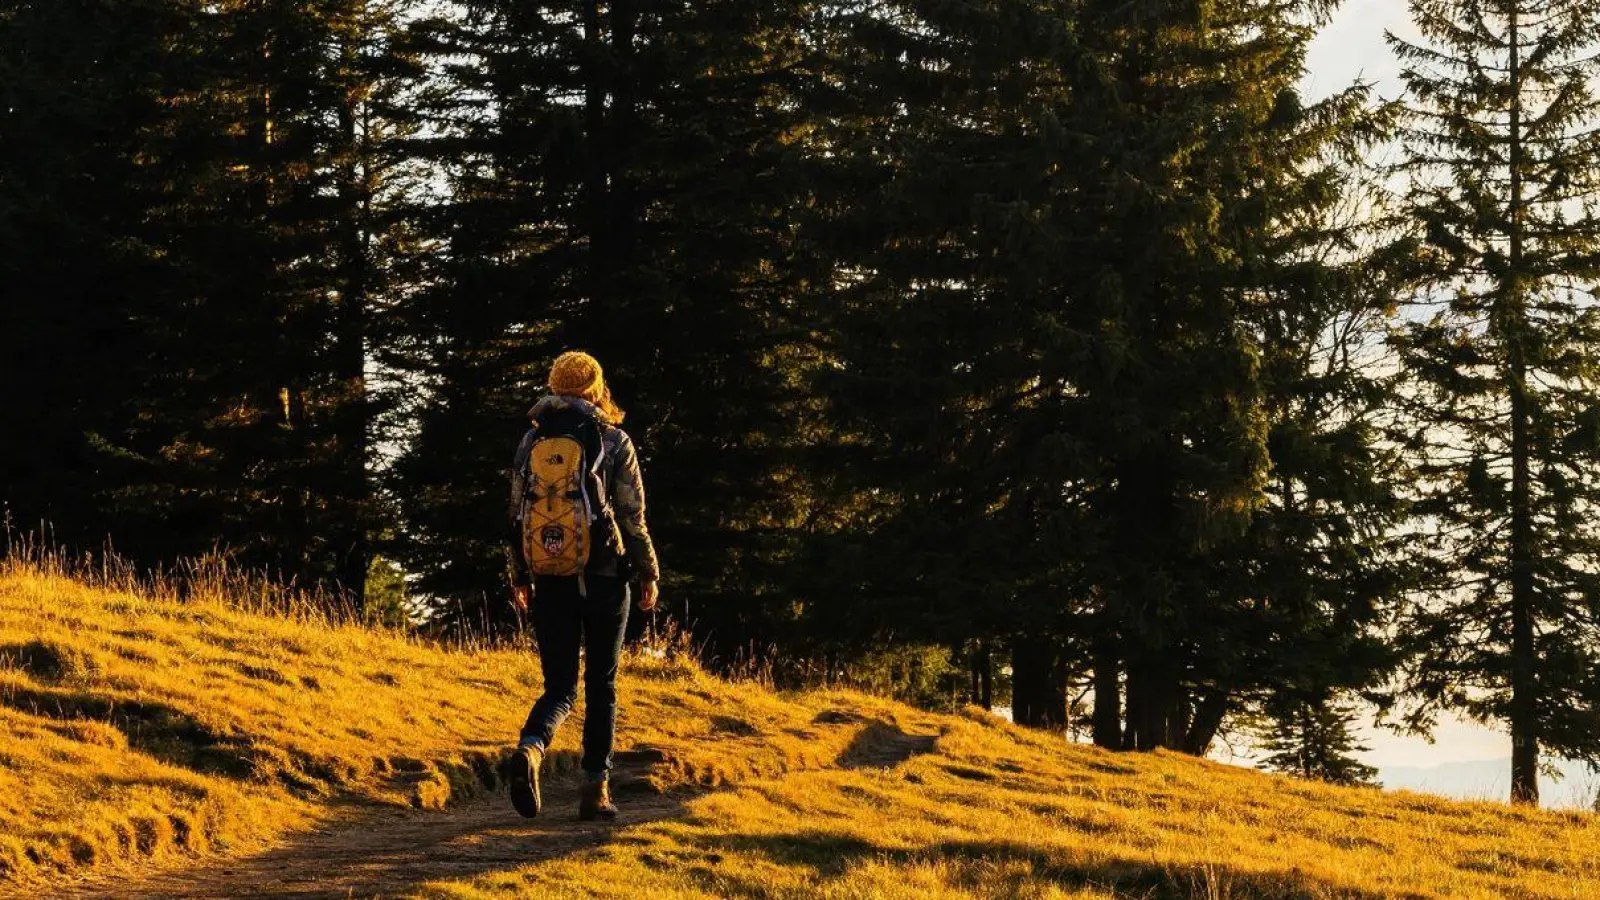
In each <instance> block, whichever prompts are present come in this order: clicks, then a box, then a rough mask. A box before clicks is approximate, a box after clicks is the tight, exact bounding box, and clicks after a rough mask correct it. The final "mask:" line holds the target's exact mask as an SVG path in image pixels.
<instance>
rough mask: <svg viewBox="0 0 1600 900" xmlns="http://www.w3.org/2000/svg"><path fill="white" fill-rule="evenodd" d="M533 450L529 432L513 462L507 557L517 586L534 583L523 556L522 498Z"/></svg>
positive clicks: (512, 581) (531, 436)
mask: <svg viewBox="0 0 1600 900" xmlns="http://www.w3.org/2000/svg"><path fill="white" fill-rule="evenodd" d="M532 449H533V432H532V431H529V432H528V433H527V434H526V435H523V438H522V442H521V443H519V444H517V455H516V457H515V458H513V459H512V460H511V506H510V518H511V528H510V529H509V530H508V531H507V537H508V538H509V541H508V543H509V546H508V548H507V550H506V556H507V558H508V560H509V561H510V564H511V583H512V584H515V585H524V584H528V583H530V582H531V581H532V579H531V578H530V577H529V575H528V561H527V560H526V559H524V558H523V556H522V498H523V497H524V496H525V495H526V493H527V488H528V482H527V461H528V453H529V452H530V451H531V450H532Z"/></svg>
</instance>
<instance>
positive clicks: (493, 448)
mask: <svg viewBox="0 0 1600 900" xmlns="http://www.w3.org/2000/svg"><path fill="white" fill-rule="evenodd" d="M801 11H802V10H801V7H800V5H799V4H792V3H783V4H766V5H761V6H756V5H751V4H743V3H734V2H711V3H696V4H687V3H678V4H634V3H611V4H601V3H597V2H577V3H565V4H547V5H538V4H526V3H505V2H484V3H466V4H459V5H456V6H455V7H453V8H452V9H451V10H447V11H445V12H444V13H441V15H439V16H437V17H435V18H433V19H430V20H427V21H424V22H420V23H418V25H417V28H416V29H415V33H414V36H415V40H416V41H417V42H418V45H419V46H421V47H424V48H426V49H425V50H424V52H426V53H428V54H429V55H430V56H432V57H433V58H435V59H436V60H438V61H439V64H438V68H439V69H440V71H441V73H442V74H441V76H440V77H438V78H435V79H433V81H432V84H431V87H430V88H429V92H430V93H431V97H432V99H431V100H430V113H429V115H431V116H433V117H434V119H435V121H437V122H438V123H439V129H438V131H437V133H436V136H435V137H433V138H430V139H429V140H427V141H422V142H419V145H420V146H422V147H423V149H422V151H421V152H422V153H423V154H424V155H425V156H426V158H427V159H428V160H429V162H428V165H431V166H435V167H436V168H437V171H439V172H441V173H443V174H442V180H443V181H444V182H445V183H447V184H448V185H449V189H450V196H449V198H448V199H447V200H446V201H445V202H444V203H442V204H440V205H439V206H438V207H437V208H436V209H435V210H433V211H432V212H431V213H430V216H429V224H430V228H431V233H432V234H433V235H434V236H435V238H434V240H435V246H434V250H433V252H431V253H429V254H427V262H426V263H425V265H426V266H427V267H428V271H429V273H430V277H429V279H428V281H427V284H426V286H425V288H424V289H423V290H420V291H418V292H417V293H416V294H415V295H413V296H412V297H410V298H408V299H407V302H406V303H405V304H403V305H402V309H401V310H400V311H399V314H398V315H397V322H400V323H403V324H402V329H403V330H404V331H405V336H404V337H403V338H402V340H401V342H400V344H399V346H398V347H397V352H396V363H395V364H396V366H397V368H398V369H400V370H403V371H405V372H407V373H408V377H411V378H413V379H416V381H417V383H419V384H420V385H425V386H426V389H427V392H428V393H427V399H426V401H425V402H424V403H423V405H422V407H421V409H420V411H419V415H418V418H417V428H416V431H415V433H414V435H413V437H414V441H413V442H412V443H411V445H410V447H409V449H408V450H407V452H406V454H405V456H404V457H403V458H402V459H401V460H400V461H399V463H398V464H397V466H396V468H395V470H394V479H393V484H394V486H395V491H396V494H397V496H399V497H400V498H401V502H402V504H403V505H404V507H405V520H406V521H405V523H404V526H403V527H402V528H401V529H400V530H399V533H398V534H399V541H400V544H401V545H402V546H401V549H400V550H399V551H397V555H398V556H399V557H400V558H402V559H404V560H405V562H406V564H407V566H408V568H410V569H411V570H412V571H414V572H416V573H418V574H419V576H420V579H421V582H420V584H419V587H420V588H421V589H422V590H423V591H424V592H425V593H428V594H430V595H432V596H434V597H435V598H437V599H439V600H441V601H442V602H444V604H445V605H446V606H449V607H455V608H470V607H474V606H476V605H479V604H481V603H482V602H483V600H484V599H485V597H486V595H490V594H494V593H497V592H498V590H499V584H500V583H501V581H502V580H503V570H504V569H503V567H504V557H503V555H502V553H501V552H500V548H501V547H503V545H504V542H505V541H506V539H507V537H508V535H507V534H506V525H505V514H504V498H503V497H501V496H500V493H499V492H498V490H493V489H491V488H490V485H498V484H501V483H503V472H504V469H505V467H506V466H507V464H508V463H509V459H508V458H507V455H508V454H509V453H510V451H511V448H513V447H514V446H515V443H516V439H517V437H518V436H520V433H521V431H522V430H523V429H524V428H525V427H526V418H525V415H524V413H525V411H526V410H527V409H528V407H529V406H530V405H531V403H532V401H533V400H534V399H535V398H536V397H537V395H538V394H539V393H540V392H541V391H542V389H543V379H544V374H545V371H546V369H547V367H548V365H549V363H550V361H551V360H552V359H553V358H554V357H555V356H556V355H557V353H559V352H560V351H561V350H563V349H568V348H582V349H586V350H589V351H591V352H593V353H595V354H596V355H597V356H598V357H599V358H600V359H601V361H602V363H603V364H604V365H605V366H606V368H607V371H608V377H609V379H610V380H611V382H612V384H613V386H614V389H615V392H616V394H617V396H618V399H619V401H620V402H621V403H622V405H623V406H624V408H625V409H627V411H628V413H629V417H628V420H627V421H626V422H625V423H624V426H625V427H626V428H627V429H628V430H629V432H630V433H631V434H632V436H633V437H634V439H635V442H636V443H637V445H638V446H639V448H640V451H641V454H642V456H643V457H644V460H645V465H646V480H647V483H648V485H649V494H650V507H651V515H650V518H651V524H652V529H653V531H654V533H655V535H656V539H657V541H658V543H659V544H660V547H661V553H662V557H663V559H664V560H666V562H667V565H668V566H669V568H670V570H671V572H672V577H673V582H672V585H671V587H670V595H669V602H673V603H682V604H684V606H678V607H677V611H678V612H679V613H680V614H681V613H682V611H683V610H684V609H685V607H689V608H691V610H692V612H691V618H693V619H696V620H698V621H700V623H701V628H702V631H703V632H706V633H710V634H715V635H716V636H717V639H718V641H719V643H723V644H725V645H728V644H741V643H743V639H744V638H747V637H753V636H756V635H758V634H762V633H771V632H772V630H773V629H772V628H770V627H768V625H769V624H770V623H771V621H773V620H774V619H776V620H778V621H781V620H783V618H784V617H785V616H786V615H787V614H786V613H785V608H786V607H788V606H789V605H791V604H789V603H788V601H786V600H782V599H779V598H780V597H782V593H781V592H780V591H779V590H777V589H776V587H775V585H777V584H778V583H779V582H780V580H781V579H782V578H783V577H786V576H785V575H784V573H785V572H789V573H792V572H794V571H795V569H794V568H793V567H786V561H787V560H788V559H790V558H792V557H793V555H794V553H795V550H794V547H793V542H794V540H795V537H794V536H795V534H796V532H798V531H799V530H801V528H802V526H803V512H802V510H801V506H802V498H803V496H804V494H803V480H804V474H803V473H802V472H801V470H800V466H799V465H798V464H797V461H796V459H795V455H796V453H797V449H796V448H797V445H798V444H799V443H800V441H801V436H802V435H803V434H804V433H805V431H806V429H808V428H810V427H813V424H812V423H811V422H810V421H809V419H808V417H807V416H806V415H804V412H803V410H802V409H801V408H800V407H801V406H802V405H803V403H804V399H803V397H802V396H801V393H800V388H801V387H802V386H803V381H802V379H801V377H800V376H799V374H798V373H799V371H800V370H801V369H802V368H803V367H804V366H805V365H806V364H807V363H806V361H805V356H804V354H803V352H801V350H800V349H799V348H798V345H799V343H800V341H799V338H800V337H801V336H802V335H803V332H802V330H801V329H800V327H799V326H798V325H797V323H796V322H795V312H796V310H797V309H798V307H799V304H798V302H797V299H796V298H797V297H798V295H799V293H800V291H801V285H802V283H803V279H804V277H805V271H804V268H803V267H804V265H805V262H804V260H805V257H804V255H803V254H802V253H800V252H799V248H798V247H797V243H796V238H795V236H794V230H795V229H794V225H793V217H794V215H795V213H796V211H798V210H801V209H803V208H804V205H805V204H804V202H803V197H804V193H805V182H804V180H803V179H801V178H800V177H798V176H799V171H800V166H801V164H802V162H803V161H804V159H805V156H804V154H803V153H802V142H803V139H804V134H805V129H804V128H803V127H801V125H800V120H801V118H802V116H803V115H804V107H803V106H802V105H801V104H800V103H799V102H798V100H797V99H796V98H797V95H798V92H799V91H800V90H801V86H802V85H803V84H804V83H806V81H807V79H808V77H809V76H808V74H807V69H806V62H807V53H808V50H807V47H806V45H805V42H804V40H803V39H802V37H803V34H804V29H802V28H801V27H800V23H799V20H798V16H799V15H800V14H801ZM463 484H470V485H473V486H474V487H473V488H472V489H471V490H461V489H460V487H459V486H460V485H463ZM756 597H761V598H767V597H770V598H773V602H772V603H770V604H769V603H764V602H757V601H755V600H753V599H752V598H756Z"/></svg>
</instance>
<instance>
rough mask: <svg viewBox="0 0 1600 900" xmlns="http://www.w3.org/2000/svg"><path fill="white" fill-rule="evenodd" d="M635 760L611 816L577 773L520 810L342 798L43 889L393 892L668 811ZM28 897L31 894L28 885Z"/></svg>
mask: <svg viewBox="0 0 1600 900" xmlns="http://www.w3.org/2000/svg"><path fill="white" fill-rule="evenodd" d="M647 774H648V772H647V769H645V768H644V767H638V766H619V769H618V772H617V775H616V777H615V778H614V783H615V784H616V787H617V795H618V796H617V802H618V805H619V806H621V807H622V809H623V816H622V818H621V819H620V820H619V821H617V822H615V823H597V822H580V821H578V818H577V808H578V779H577V778H576V777H573V776H570V775H568V776H559V777H556V778H553V779H546V782H545V785H544V798H545V809H544V812H543V813H541V814H540V816H539V818H537V819H531V820H529V819H523V818H521V817H519V816H518V815H517V814H516V813H515V812H514V811H512V809H511V804H510V802H509V801H508V800H507V799H506V795H505V791H504V790H496V791H490V792H487V793H486V794H485V795H483V796H480V797H477V798H474V799H472V800H469V801H466V802H464V803H459V804H455V805H452V806H451V807H450V808H449V809H447V810H445V811H422V810H410V809H402V808H399V807H395V806H384V805H380V804H375V803H351V804H349V805H346V806H343V807H341V808H339V809H338V810H337V811H336V813H335V815H334V816H333V817H332V818H331V819H330V820H329V821H327V822H326V823H324V824H323V825H322V826H321V827H319V828H318V829H317V830H316V831H313V832H309V833H305V834H299V835H294V836H292V837H289V838H287V839H285V841H284V842H283V843H282V844H281V845H280V846H278V847H275V848H273V849H271V850H267V851H265V852H262V853H258V854H255V855H252V856H246V857H238V858H225V859H212V860H206V861H203V862H199V863H196V864H194V865H193V867H192V868H186V869H184V870H182V871H172V872H163V873H158V874H153V875H142V876H140V877H138V878H137V879H129V878H126V877H123V878H105V879H101V880H97V881H91V882H85V883H83V884H80V885H78V886H76V887H73V888H68V889H66V890H63V891H61V892H60V893H50V894H48V896H59V897H63V898H73V900H101V898H103V900H157V898H161V900H165V898H174V900H199V898H233V897H276V898H296V900H311V898H347V897H373V896H393V895H400V894H406V893H408V892H410V891H414V890H416V889H417V888H419V887H421V886H422V885H424V884H426V883H428V882H431V881H439V880H452V879H460V878H470V877H472V876H474V875H479V874H483V873H486V872H496V871H504V870H507V869H514V868H517V867H519V866H523V865H526V864H528V863H531V862H537V861H540V860H547V859H555V858H558V857H562V856H567V855H571V854H574V853H579V852H582V851H584V850H588V849H590V848H593V847H598V846H600V845H601V844H603V843H605V842H606V841H607V840H609V839H611V838H612V837H614V836H615V835H617V834H619V833H621V832H623V831H625V830H626V829H627V828H629V827H630V826H633V825H638V824H641V823H644V822H653V821H658V820H660V819H664V818H669V817H671V816H674V815H677V814H678V813H680V812H681V810H682V804H683V803H684V802H685V801H687V800H688V799H689V798H690V796H692V793H691V792H683V791H678V792H669V793H665V794H662V793H655V792H654V791H652V790H650V789H649V788H648V786H647V782H646V780H645V779H646V776H647ZM35 896H38V895H37V894H36V895H35Z"/></svg>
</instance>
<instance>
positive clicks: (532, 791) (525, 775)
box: [510, 750, 544, 819]
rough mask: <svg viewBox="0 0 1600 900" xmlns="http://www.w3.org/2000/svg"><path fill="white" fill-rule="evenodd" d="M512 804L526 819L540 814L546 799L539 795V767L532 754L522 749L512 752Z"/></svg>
mask: <svg viewBox="0 0 1600 900" xmlns="http://www.w3.org/2000/svg"><path fill="white" fill-rule="evenodd" d="M510 793H511V805H512V807H514V808H515V809H516V811H517V812H518V814H520V815H521V816H522V817H523V818H524V819H531V818H533V817H535V816H537V815H538V814H539V810H540V808H541V807H543V806H544V800H543V798H542V797H540V796H539V768H538V766H535V765H534V764H533V757H532V755H531V754H529V753H526V752H524V751H522V750H518V751H517V752H515V753H513V754H511V783H510Z"/></svg>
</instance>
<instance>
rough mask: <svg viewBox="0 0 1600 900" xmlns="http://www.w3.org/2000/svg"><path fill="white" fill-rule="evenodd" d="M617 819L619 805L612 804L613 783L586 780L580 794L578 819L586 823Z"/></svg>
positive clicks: (603, 779) (604, 780) (602, 780)
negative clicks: (596, 820)
mask: <svg viewBox="0 0 1600 900" xmlns="http://www.w3.org/2000/svg"><path fill="white" fill-rule="evenodd" d="M616 817H617V805H616V804H615V803H612V802H611V782H610V780H608V779H605V778H602V779H600V780H599V781H595V780H592V779H591V780H586V781H584V783H583V787H582V788H581V789H580V790H579V793H578V818H580V819H582V820H583V821H585V822H593V821H594V820H595V819H604V820H606V821H608V822H609V821H611V820H612V819H615V818H616Z"/></svg>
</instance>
